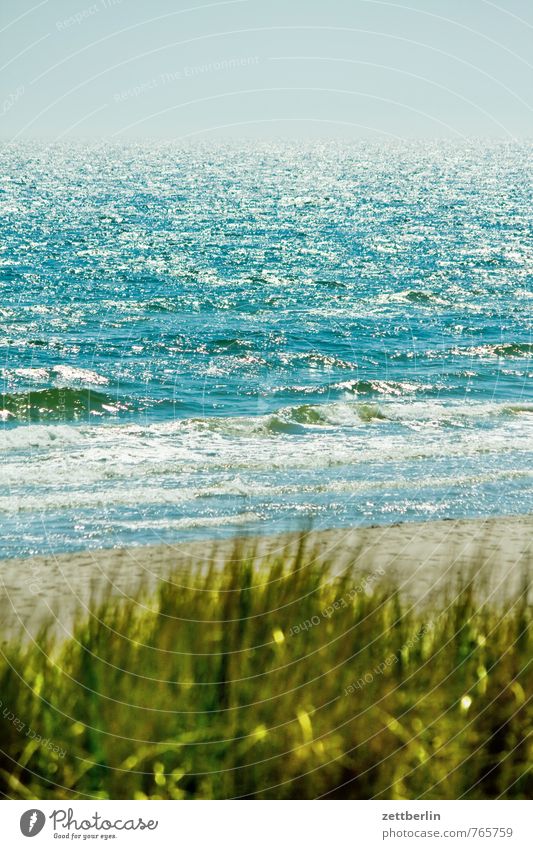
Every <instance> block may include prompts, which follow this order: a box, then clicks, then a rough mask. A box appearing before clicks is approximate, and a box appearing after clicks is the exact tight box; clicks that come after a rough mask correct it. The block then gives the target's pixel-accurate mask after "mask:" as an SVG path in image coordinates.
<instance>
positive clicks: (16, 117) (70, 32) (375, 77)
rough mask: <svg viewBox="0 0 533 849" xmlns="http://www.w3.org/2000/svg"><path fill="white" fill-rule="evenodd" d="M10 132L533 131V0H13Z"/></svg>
mask: <svg viewBox="0 0 533 849" xmlns="http://www.w3.org/2000/svg"><path fill="white" fill-rule="evenodd" d="M0 70H1V73H0V136H1V138H2V140H3V141H4V142H5V141H6V140H10V141H15V140H17V139H24V138H31V137H45V138H51V139H68V138H75V137H81V138H88V137H106V138H113V139H117V140H118V139H130V138H156V139H159V138H163V139H190V138H193V139H194V138H206V139H208V138H211V137H215V138H220V137H223V138H225V137H230V138H232V137H236V138H243V137H244V138H250V137H251V138H277V137H291V138H329V137H341V138H359V137H365V138H366V137H371V138H378V139H387V138H392V139H396V138H400V139H403V138H419V137H421V138H436V137H450V138H463V137H472V136H475V137H487V136H488V137H499V138H504V139H509V140H512V139H516V138H518V139H521V138H524V137H527V138H531V137H533V4H532V3H531V0H498V2H489V0H407V2H405V3H404V2H398V0H225V2H216V0H213V2H209V3H208V2H205V0H174V2H172V0H150V2H141V0H95V2H91V0H2V3H1V11H0Z"/></svg>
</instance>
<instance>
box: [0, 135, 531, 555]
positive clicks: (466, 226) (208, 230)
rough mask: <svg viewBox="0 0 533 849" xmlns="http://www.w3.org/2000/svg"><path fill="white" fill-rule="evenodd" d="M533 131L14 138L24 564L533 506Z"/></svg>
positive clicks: (9, 186)
mask: <svg viewBox="0 0 533 849" xmlns="http://www.w3.org/2000/svg"><path fill="white" fill-rule="evenodd" d="M532 149H533V146H532V145H531V144H508V143H497V142H483V141H469V142H462V143H456V142H453V143H452V142H434V143H431V142H429V143H428V142H424V143H415V142H408V143H399V142H398V143H395V144H388V143H387V144H378V143H368V142H366V143H362V142H361V143H340V142H331V143H324V142H320V143H313V144H311V143H309V144H307V143H296V142H293V143H287V142H283V143H282V142H279V143H264V144H258V143H257V142H254V143H244V142H243V143H239V144H237V143H233V144H227V143H209V144H208V143H204V144H199V145H190V146H180V145H177V144H170V143H168V144H166V143H165V144H164V143H160V142H158V143H153V144H149V143H143V144H128V145H124V144H111V145H110V144H108V143H105V144H104V143H92V144H89V145H84V144H81V143H75V144H63V145H61V144H54V145H51V146H46V145H45V144H43V143H36V142H31V143H29V142H28V143H24V144H14V145H11V146H8V147H4V149H3V151H2V152H1V154H0V156H1V168H0V228H1V230H0V232H1V244H0V390H1V393H2V395H1V398H0V459H1V465H0V523H1V527H2V531H1V551H0V555H2V556H27V555H30V554H32V553H35V552H46V551H50V550H53V551H60V550H76V549H84V548H89V547H111V546H115V545H123V544H128V545H131V544H134V545H137V544H145V543H156V542H159V541H169V540H175V541H180V540H185V539H190V538H198V537H209V538H212V537H216V536H222V535H224V536H226V535H231V534H235V532H236V531H238V532H240V533H242V532H247V533H248V532H249V533H263V532H265V533H271V532H275V531H280V530H287V529H296V528H299V527H302V526H306V527H307V526H309V525H310V524H311V525H312V526H313V527H315V528H322V527H343V526H355V525H359V524H371V523H388V522H395V521H407V520H410V521H416V520H423V519H429V518H443V517H462V516H490V515H505V514H512V513H526V512H529V511H531V509H532V506H533V486H532V477H531V469H532V468H533V463H532V455H533V393H532V381H531V377H532V371H533V369H532V364H531V353H532V351H533V344H532V337H531V316H532V306H533V300H532V299H533V285H532V282H533V238H532V234H533V229H532V225H533V211H532V193H531V181H530V167H531V153H532Z"/></svg>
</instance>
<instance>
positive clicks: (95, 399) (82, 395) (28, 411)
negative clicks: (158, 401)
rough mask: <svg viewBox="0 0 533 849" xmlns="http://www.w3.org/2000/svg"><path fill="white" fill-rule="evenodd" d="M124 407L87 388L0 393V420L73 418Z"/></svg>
mask: <svg viewBox="0 0 533 849" xmlns="http://www.w3.org/2000/svg"><path fill="white" fill-rule="evenodd" d="M126 409H128V405H127V404H125V403H124V402H122V401H120V402H119V401H117V399H116V398H113V396H111V395H109V394H107V393H105V392H102V391H100V390H96V389H89V388H87V387H78V388H74V387H72V386H63V387H61V386H54V387H52V388H48V389H30V390H28V391H26V392H6V393H2V394H1V395H0V419H1V420H3V421H18V422H23V421H26V422H38V421H58V422H61V421H76V420H79V419H83V418H87V417H88V416H90V415H96V416H103V415H105V414H106V413H118V412H119V411H121V410H126Z"/></svg>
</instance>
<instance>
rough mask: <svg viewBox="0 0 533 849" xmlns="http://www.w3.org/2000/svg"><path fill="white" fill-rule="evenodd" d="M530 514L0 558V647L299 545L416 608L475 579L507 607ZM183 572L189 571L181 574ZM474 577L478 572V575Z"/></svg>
mask: <svg viewBox="0 0 533 849" xmlns="http://www.w3.org/2000/svg"><path fill="white" fill-rule="evenodd" d="M532 530H533V516H530V515H528V516H507V517H502V518H491V519H472V520H444V521H435V522H424V523H403V524H396V525H385V526H379V527H365V528H357V529H348V530H346V529H334V530H324V531H317V530H312V531H309V532H306V533H305V534H304V535H302V534H298V533H290V534H280V535H276V536H259V537H250V538H239V540H217V541H205V540H204V541H200V542H192V543H191V542H189V543H183V544H179V543H174V544H168V545H167V544H165V545H157V546H142V547H137V548H135V547H130V548H123V549H110V550H107V549H106V550H98V549H96V550H91V551H84V552H79V553H78V552H76V553H66V554H57V555H47V556H38V557H31V558H26V559H20V560H4V561H0V574H1V583H0V618H1V621H2V623H3V627H2V635H1V639H2V641H3V642H6V640H9V639H12V638H13V636H15V635H18V636H21V637H24V636H26V637H30V636H34V635H36V634H37V632H38V630H39V628H41V627H42V626H43V624H44V623H48V622H50V623H51V624H52V626H53V628H54V630H56V631H57V633H58V634H62V635H64V636H66V635H68V634H69V633H70V631H71V628H72V624H73V622H74V619H75V617H78V618H79V617H80V616H83V615H84V613H85V612H87V611H88V610H90V609H92V608H94V607H95V605H96V604H97V603H98V602H99V601H101V600H102V599H104V598H106V597H109V596H110V595H112V596H116V597H117V598H120V597H133V598H140V597H141V596H142V592H143V590H146V591H149V590H150V589H152V588H153V587H154V586H155V585H156V584H157V582H158V581H159V580H161V579H169V578H171V579H172V580H173V581H174V582H175V583H179V581H180V574H181V575H182V576H183V577H185V576H186V577H187V579H188V580H189V581H190V576H191V574H192V575H195V574H198V575H199V576H200V575H201V574H202V573H203V572H204V571H205V570H206V569H208V568H209V567H211V566H215V567H216V566H217V564H220V563H221V562H222V561H224V560H228V559H235V560H238V559H241V558H242V556H243V552H245V551H254V552H255V554H256V556H258V555H259V557H266V556H271V555H273V554H275V555H277V556H280V557H285V556H287V557H288V556H290V555H291V553H294V552H295V551H296V550H297V548H298V546H299V545H301V544H302V541H303V544H304V545H305V550H306V554H307V556H306V562H310V561H311V560H312V561H314V562H316V563H317V564H318V565H320V563H321V562H323V561H324V562H325V561H326V560H327V561H329V562H330V563H333V564H334V570H335V572H336V573H341V572H342V571H344V570H345V569H352V568H353V569H356V570H357V572H358V573H359V572H360V573H361V574H362V575H364V574H368V573H375V574H376V573H377V574H378V575H381V574H382V573H383V574H386V575H390V576H391V578H393V579H394V580H395V581H396V582H397V584H398V587H399V590H400V592H401V593H402V594H403V595H404V596H405V597H406V598H408V599H411V600H412V601H413V603H416V604H426V603H430V604H434V603H435V602H437V603H438V604H442V603H443V602H444V601H445V600H446V597H447V595H448V596H449V595H450V593H453V592H455V590H456V589H457V586H458V583H459V582H460V581H465V580H467V578H468V576H469V575H470V574H471V573H472V564H475V570H476V571H475V572H474V575H476V577H477V579H478V580H477V582H476V584H477V587H478V590H479V592H480V594H481V595H482V596H484V597H485V598H490V599H491V600H492V601H495V602H497V603H505V601H506V600H507V599H509V598H510V597H512V596H514V595H516V594H517V593H518V592H520V591H521V589H522V587H523V581H524V577H525V576H526V575H527V576H528V577H531V573H532V571H533V568H532V557H531V538H532ZM185 568H186V569H187V571H186V572H185ZM479 573H481V574H479Z"/></svg>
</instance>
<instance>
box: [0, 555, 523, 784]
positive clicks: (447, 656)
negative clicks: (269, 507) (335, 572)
mask: <svg viewBox="0 0 533 849" xmlns="http://www.w3.org/2000/svg"><path fill="white" fill-rule="evenodd" d="M480 556H481V555H480ZM236 560H237V561H239V562H234V561H228V562H227V563H226V565H225V567H224V568H223V569H218V570H211V571H210V572H209V574H204V575H203V576H199V575H198V572H197V570H196V571H195V569H194V564H191V566H190V569H189V570H185V572H183V571H180V573H179V575H178V574H176V578H175V583H174V585H173V584H172V583H168V582H163V583H161V585H160V586H159V589H158V590H157V592H155V593H154V594H153V595H152V596H148V595H146V597H144V598H143V604H142V605H139V604H134V603H132V602H125V601H117V600H112V599H111V600H107V601H106V603H105V604H102V605H100V607H99V609H98V611H97V616H96V617H91V618H87V619H86V620H84V621H80V622H79V623H78V624H77V625H76V628H75V633H74V637H73V638H69V639H66V640H65V639H63V640H58V639H57V637H53V636H52V632H51V631H50V630H48V631H46V630H44V631H43V633H42V635H41V636H40V638H39V640H38V641H37V642H35V643H32V642H28V641H27V640H26V641H23V640H22V639H21V640H19V641H17V642H13V643H12V644H11V645H9V646H8V648H7V649H6V648H4V656H3V657H2V658H0V700H1V702H2V704H1V706H0V729H1V750H2V753H1V755H0V791H1V792H2V793H3V794H4V795H5V796H8V797H10V798H17V799H39V798H43V799H46V798H48V799H50V798H53V799H76V798H87V797H97V798H102V799H104V798H116V799H122V798H134V799H146V798H149V799H168V798H171V799H190V798H207V799H212V798H228V797H242V796H245V797H250V798H315V797H319V796H327V798H363V799H368V798H372V797H377V798H387V799H415V798H425V799H432V798H435V799H439V798H441V799H455V798H459V797H464V798H470V799H484V798H495V797H498V796H502V797H503V798H512V799H520V798H529V797H531V794H532V792H533V781H532V777H531V773H529V774H528V771H527V770H528V764H530V763H531V762H532V754H533V752H532V748H533V747H532V738H531V736H530V732H531V719H532V714H533V709H532V706H531V702H530V693H531V684H532V668H531V660H530V659H531V633H530V627H529V626H530V611H529V609H528V607H527V604H526V601H525V596H526V593H525V592H524V593H522V594H521V595H520V596H519V597H517V598H516V600H515V602H514V603H513V602H512V601H511V602H510V603H509V604H507V605H506V608H505V609H504V610H502V609H500V608H499V607H498V606H497V605H496V603H495V602H490V601H487V602H485V603H482V604H480V602H479V601H476V598H478V597H479V596H478V594H477V593H476V585H475V584H473V583H466V584H465V586H463V587H462V588H457V587H450V591H449V593H448V600H444V599H443V600H442V604H441V606H440V607H439V609H428V608H427V607H424V606H422V605H420V604H419V605H416V606H412V605H410V604H409V603H408V602H406V601H403V600H402V599H401V598H400V597H399V595H398V593H397V592H396V591H395V588H394V587H393V586H391V585H390V583H389V582H388V581H387V579H386V578H382V577H378V576H376V574H370V576H369V575H368V572H367V573H366V575H365V574H363V573H361V572H358V571H357V569H356V568H355V569H354V570H352V573H351V574H350V576H349V577H332V573H331V570H330V568H329V567H328V564H324V563H321V564H320V566H317V565H313V557H312V556H311V555H310V554H309V553H305V552H304V551H303V550H300V551H299V552H298V553H297V554H295V555H294V556H291V557H289V558H287V557H285V558H282V557H280V558H276V557H271V558H270V559H269V560H267V561H266V562H265V561H264V560H263V561H261V562H258V558H256V557H255V555H254V554H253V553H251V554H249V555H245V553H244V551H242V552H239V553H238V556H237V558H236ZM471 565H472V567H473V571H474V572H475V571H476V569H475V566H476V564H471ZM370 571H371V570H370ZM324 611H327V612H326V613H324ZM306 620H307V621H308V623H310V624H311V627H308V626H307V627H306V626H303V627H302V623H305V622H306ZM11 714H13V715H14V717H13V718H12V716H11ZM30 729H31V730H30ZM29 730H30V731H29ZM36 734H37V735H40V736H41V737H42V738H43V739H45V740H49V741H50V742H49V743H46V742H45V743H42V742H41V743H40V742H39V740H38V739H37V737H35V736H34V735H36ZM54 746H55V747H56V748H59V749H61V750H62V751H59V752H56V751H54V750H53V748H51V747H54Z"/></svg>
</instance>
